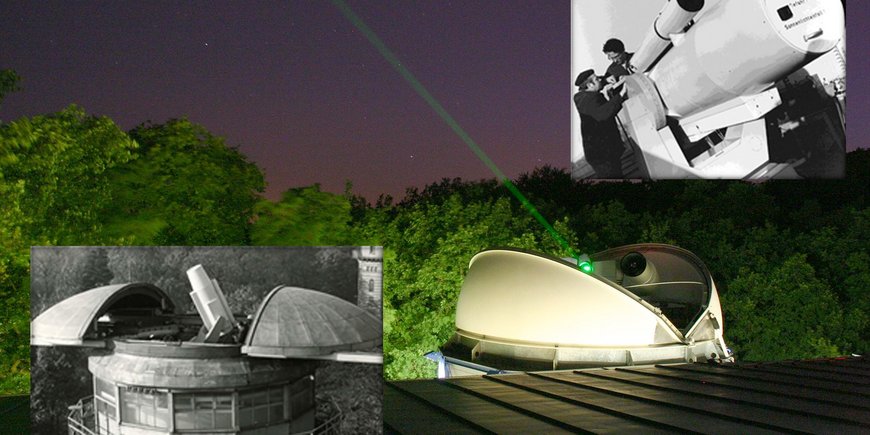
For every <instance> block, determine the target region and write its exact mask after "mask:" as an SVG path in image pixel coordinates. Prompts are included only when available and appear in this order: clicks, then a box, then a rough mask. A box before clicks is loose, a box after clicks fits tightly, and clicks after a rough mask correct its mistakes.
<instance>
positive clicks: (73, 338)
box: [30, 283, 175, 347]
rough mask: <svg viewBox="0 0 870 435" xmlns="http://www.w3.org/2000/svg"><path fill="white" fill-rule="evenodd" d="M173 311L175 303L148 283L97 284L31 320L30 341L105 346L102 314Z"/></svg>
mask: <svg viewBox="0 0 870 435" xmlns="http://www.w3.org/2000/svg"><path fill="white" fill-rule="evenodd" d="M158 311H159V312H163V313H172V312H174V311H175V304H173V303H172V299H171V298H170V297H169V296H168V295H167V294H166V293H165V292H164V291H163V290H161V289H159V288H157V287H155V286H153V285H151V284H147V283H127V284H115V285H107V286H103V287H97V288H94V289H91V290H88V291H84V292H81V293H78V294H75V295H73V296H70V297H68V298H66V299H64V300H63V301H61V302H59V303H57V304H55V305H53V306H51V307H50V308H48V309H47V310H45V311H43V312H42V313H41V314H40V315H39V316H37V317H36V318H35V319H33V322H32V323H31V326H30V342H31V344H32V345H34V346H53V345H63V346H87V347H105V345H106V341H105V339H104V335H103V334H101V332H100V331H98V330H97V329H98V323H97V319H99V318H100V317H101V316H103V315H105V314H112V313H125V312H126V313H130V312H139V313H143V312H147V313H149V314H153V313H155V312H158Z"/></svg>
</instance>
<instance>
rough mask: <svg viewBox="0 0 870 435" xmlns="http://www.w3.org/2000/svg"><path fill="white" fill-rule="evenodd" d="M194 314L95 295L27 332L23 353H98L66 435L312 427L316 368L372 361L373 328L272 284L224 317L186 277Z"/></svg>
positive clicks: (217, 297)
mask: <svg viewBox="0 0 870 435" xmlns="http://www.w3.org/2000/svg"><path fill="white" fill-rule="evenodd" d="M187 275H188V278H189V279H190V281H191V285H192V287H193V291H192V292H191V293H190V295H191V297H192V298H193V301H194V305H195V306H196V308H197V311H198V314H184V313H180V312H179V310H178V309H177V307H176V305H175V303H173V301H172V300H171V298H169V296H168V295H167V294H166V292H164V291H163V290H161V289H160V288H157V287H155V286H154V285H151V284H147V283H128V284H118V285H110V286H104V287H99V288H95V289H92V290H88V291H85V292H82V293H79V294H76V295H74V296H72V297H69V298H67V299H65V300H63V301H61V302H59V303H58V304H56V305H54V306H52V307H50V308H49V309H47V310H45V311H44V312H43V313H41V314H40V315H39V316H38V317H36V318H35V319H34V320H33V322H32V325H31V344H32V345H35V346H78V347H89V348H96V349H105V350H108V351H109V352H103V355H98V356H91V357H89V358H88V369H89V370H90V372H91V373H92V374H93V396H91V397H87V398H84V399H82V400H81V401H80V402H79V403H78V404H77V405H74V406H72V407H71V410H72V412H71V414H70V417H69V419H68V423H69V433H70V434H86V435H91V434H161V433H200V434H202V433H209V434H216V433H240V434H282V435H286V434H288V433H299V432H303V433H305V432H310V431H312V430H313V429H314V428H315V418H314V412H315V403H314V373H315V369H316V367H317V363H316V362H315V361H316V360H336V361H353V362H373V363H380V362H381V361H382V357H381V355H380V353H373V352H376V349H377V347H378V346H380V345H381V321H380V320H379V319H378V318H376V317H375V316H373V315H371V314H369V313H368V312H367V311H366V310H364V309H362V308H360V307H358V306H356V305H354V304H351V303H350V302H347V301H345V300H342V299H340V298H337V297H335V296H331V295H329V294H326V293H322V292H318V291H314V290H308V289H303V288H297V287H287V286H278V287H276V288H274V289H273V290H272V291H271V292H270V293H269V294H268V295H267V296H266V297H265V299H264V300H263V301H262V303H261V304H260V306H259V308H258V309H257V311H256V313H253V314H251V315H234V314H232V311H230V309H229V306H228V305H227V302H226V300H225V299H224V295H223V292H222V291H221V290H220V287H219V285H218V284H217V281H215V280H212V279H210V278H209V277H208V275H207V274H206V273H205V270H204V269H203V268H202V266H200V265H197V266H194V267H193V268H191V269H190V270H188V271H187Z"/></svg>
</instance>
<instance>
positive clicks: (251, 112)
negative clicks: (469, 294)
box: [0, 0, 870, 200]
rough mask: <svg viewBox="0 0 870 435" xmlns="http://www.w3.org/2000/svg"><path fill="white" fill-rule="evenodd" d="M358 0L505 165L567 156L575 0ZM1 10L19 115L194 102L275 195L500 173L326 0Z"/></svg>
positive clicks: (114, 113)
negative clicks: (17, 81) (316, 187)
mask: <svg viewBox="0 0 870 435" xmlns="http://www.w3.org/2000/svg"><path fill="white" fill-rule="evenodd" d="M348 4H349V5H350V7H351V8H352V9H353V10H354V11H355V12H356V13H357V14H358V15H360V16H361V17H362V19H363V20H364V21H365V23H366V24H368V26H369V27H371V28H372V30H374V32H375V33H376V34H377V35H378V36H379V37H380V38H381V39H382V40H383V41H384V43H385V44H386V45H387V47H389V49H390V50H392V51H393V53H395V54H396V56H398V58H399V59H400V60H401V61H402V64H403V66H405V67H406V68H408V70H410V72H411V73H413V74H414V75H415V76H416V77H417V79H418V80H419V81H420V82H421V83H422V84H423V85H424V86H425V87H426V88H427V89H428V91H429V92H430V93H431V94H432V95H433V96H434V97H435V98H436V99H437V100H438V101H439V102H440V103H441V104H442V105H443V106H444V107H445V109H446V110H447V111H448V112H449V113H450V115H452V116H453V118H455V119H456V120H457V121H458V123H459V124H460V125H461V126H462V128H463V129H465V131H466V132H467V133H468V134H469V135H470V136H471V137H472V138H473V139H474V140H475V141H476V142H477V144H478V145H479V146H480V147H481V148H483V149H484V150H485V151H486V153H488V154H489V156H490V157H491V158H492V160H493V161H494V162H495V163H496V164H497V165H498V166H499V167H500V168H501V169H502V170H503V171H504V172H505V173H506V174H507V175H508V176H510V177H515V176H517V175H519V174H520V173H523V172H529V171H531V170H533V169H534V168H535V167H539V166H543V165H545V164H549V165H551V166H555V167H560V168H566V167H567V166H568V163H569V155H570V141H569V134H570V119H571V118H570V117H571V116H576V115H575V114H574V113H573V112H572V111H571V107H572V106H571V103H570V101H571V100H570V98H571V95H570V93H569V91H570V89H571V88H570V85H571V83H572V82H573V78H572V77H571V76H570V44H571V41H570V15H569V11H570V3H569V1H567V0H563V1H540V0H536V1H517V0H511V1H510V2H503V3H502V2H492V1H444V0H439V1H419V2H411V1H391V2H385V1H383V0H372V1H348ZM860 4H861V5H862V6H864V4H863V3H860ZM868 19H870V8H867V7H861V8H859V7H855V6H852V7H851V8H850V9H849V11H848V16H847V23H848V29H847V32H848V38H849V40H848V41H849V47H850V49H849V52H850V53H853V54H855V53H858V54H862V53H864V52H865V50H866V48H865V47H866V46H867V44H868V41H867V38H868V36H867V35H866V32H863V27H864V26H865V25H866V23H868ZM650 20H652V17H650ZM0 24H2V27H0V28H2V29H3V30H2V37H0V69H3V68H12V69H14V70H16V72H18V74H19V75H20V76H22V78H23V81H22V83H21V85H22V88H23V89H22V91H19V92H15V93H13V94H10V95H9V96H7V97H6V99H5V100H4V102H3V104H2V107H0V120H3V121H6V122H8V121H12V120H15V119H17V118H19V117H21V116H33V115H36V114H45V113H52V112H57V111H59V110H62V109H63V108H64V107H66V106H68V105H69V104H71V103H75V104H77V105H79V106H81V107H83V108H84V109H85V110H86V111H87V112H88V113H91V114H95V115H105V116H108V117H110V118H112V119H113V120H114V121H115V122H116V123H118V124H119V125H120V126H121V128H123V129H125V130H128V129H130V128H132V127H134V126H136V125H138V124H140V123H143V122H146V121H149V120H150V121H152V122H154V123H163V122H165V121H167V120H169V119H172V118H180V117H187V118H188V119H190V120H191V121H193V122H195V123H198V124H201V125H203V126H205V127H206V128H207V129H208V130H209V131H211V132H212V133H214V134H217V135H219V136H222V137H224V138H226V140H227V142H228V143H229V144H231V145H238V146H240V149H241V151H242V152H243V153H245V154H246V155H247V156H248V157H249V158H250V159H251V160H252V161H254V162H256V163H257V164H258V165H259V166H260V167H261V168H262V169H263V170H264V171H265V173H266V179H267V181H268V183H269V187H268V189H267V196H268V197H270V198H273V199H274V198H277V196H278V195H279V194H280V192H282V191H284V190H286V189H288V188H290V187H299V186H304V185H310V184H313V183H315V182H319V183H321V185H322V186H323V189H324V190H328V191H332V192H336V193H340V192H341V191H342V190H343V188H344V183H345V180H351V181H352V182H353V183H354V192H356V193H360V194H362V195H364V196H365V197H366V198H368V199H369V200H374V199H376V198H377V196H378V194H380V193H387V194H392V195H393V196H396V197H401V196H402V195H403V193H404V191H405V188H407V187H410V186H416V187H423V186H425V185H426V184H428V183H431V182H435V181H438V180H440V179H441V178H445V177H447V178H453V177H461V178H463V179H467V180H477V179H480V178H491V177H492V173H491V172H490V171H489V169H487V167H486V166H485V165H484V164H482V163H481V162H480V161H479V160H478V159H477V158H476V157H475V156H474V154H473V153H472V152H471V151H470V150H469V149H468V147H467V146H466V145H465V144H464V143H463V142H462V141H461V140H460V139H459V138H458V137H457V136H456V134H455V133H453V131H452V130H451V129H450V128H449V127H448V126H447V125H446V124H445V123H444V121H442V120H441V119H440V118H439V117H438V116H437V115H436V113H435V112H434V111H433V110H432V109H431V108H430V107H429V106H428V105H427V104H426V102H425V101H424V100H423V99H422V98H421V97H420V96H419V95H417V93H416V92H415V91H414V89H413V88H412V87H411V86H410V85H409V84H408V83H407V82H406V81H405V80H404V79H402V77H401V76H400V75H399V73H397V72H396V70H395V69H393V67H392V66H390V65H389V64H388V63H387V62H386V61H385V60H384V58H383V57H382V56H381V55H380V54H379V53H378V52H377V50H376V49H375V48H374V47H373V46H372V45H371V44H370V43H369V42H368V41H367V40H366V39H365V38H364V37H363V35H362V34H361V33H360V32H359V31H358V30H357V29H356V28H355V27H354V26H353V24H352V23H351V22H350V21H348V20H347V19H346V18H345V17H344V16H343V15H342V14H341V13H340V11H339V10H338V9H337V8H336V7H335V6H333V5H332V3H331V2H329V1H319V0H317V1H315V0H311V1H287V0H284V1H257V2H229V1H219V2H176V1H172V2H167V1H148V2H132V1H112V2H109V1H100V2H95V1H86V2H85V1H82V2H70V1H38V2H37V1H28V2H20V1H14V0H4V1H3V2H0ZM847 58H848V56H847ZM848 62H849V63H848V75H849V77H850V78H858V79H860V80H858V79H852V80H851V81H850V82H849V88H848V92H849V98H850V103H851V104H849V106H848V122H849V125H850V128H848V129H847V137H848V139H847V140H848V148H849V149H850V150H851V149H855V148H857V147H858V146H860V147H866V146H867V145H866V143H865V142H866V141H865V140H864V139H863V138H862V137H861V135H860V133H861V131H860V130H859V129H858V126H861V125H868V124H870V110H868V109H867V105H866V103H865V102H866V101H868V99H870V85H868V83H867V82H868V81H867V80H865V78H866V77H867V75H868V74H870V59H868V58H867V56H863V55H860V56H852V57H851V58H848Z"/></svg>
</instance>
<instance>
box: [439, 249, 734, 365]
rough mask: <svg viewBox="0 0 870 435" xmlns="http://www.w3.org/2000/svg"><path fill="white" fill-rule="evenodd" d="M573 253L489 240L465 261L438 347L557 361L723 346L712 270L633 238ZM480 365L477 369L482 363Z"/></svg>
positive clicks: (505, 358)
mask: <svg viewBox="0 0 870 435" xmlns="http://www.w3.org/2000/svg"><path fill="white" fill-rule="evenodd" d="M591 259H592V264H593V265H594V271H593V272H591V273H586V272H583V271H581V270H580V269H579V268H578V266H577V262H576V260H575V261H574V262H573V263H572V262H571V261H568V260H565V259H559V258H555V257H550V256H547V255H543V254H538V253H533V252H526V251H522V250H517V249H491V250H487V251H483V252H480V253H478V254H477V255H475V256H474V257H473V258H472V259H471V262H470V264H469V269H468V273H467V275H466V277H465V281H464V282H463V284H462V289H461V291H460V294H459V299H458V301H457V306H456V334H455V335H454V336H453V338H452V339H451V341H450V342H449V343H448V344H447V345H446V346H445V348H444V355H446V356H448V357H450V358H452V360H451V361H456V360H462V361H469V360H470V362H471V363H472V364H471V365H467V366H466V367H471V366H474V365H477V366H476V368H474V370H483V369H480V367H482V366H481V365H483V366H490V367H492V368H496V369H507V370H535V369H556V368H569V367H572V368H573V367H588V366H599V367H600V366H606V365H632V364H642V363H647V364H649V363H660V362H668V361H687V360H692V361H694V360H695V359H696V358H709V357H710V356H711V355H717V356H718V355H723V356H727V355H728V351H727V349H726V348H725V345H724V342H722V323H721V318H722V310H721V306H720V304H719V297H718V294H717V293H716V288H715V286H714V285H713V281H712V279H711V278H710V274H709V272H708V271H707V269H706V267H705V266H704V265H703V263H701V261H700V260H699V259H698V258H697V257H696V256H695V255H694V254H692V253H690V252H689V251H686V250H684V249H681V248H677V247H674V246H669V245H662V244H640V245H629V246H624V247H620V248H615V249H611V250H607V251H604V252H600V253H597V254H594V255H592V258H591ZM484 371H485V370H484Z"/></svg>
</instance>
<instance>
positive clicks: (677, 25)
mask: <svg viewBox="0 0 870 435" xmlns="http://www.w3.org/2000/svg"><path fill="white" fill-rule="evenodd" d="M703 7H704V0H668V3H667V4H665V7H663V8H662V10H661V11H660V12H659V15H658V16H657V17H656V19H655V21H654V22H653V25H652V29H650V31H649V32H648V33H647V35H646V38H644V40H643V42H642V43H641V44H640V48H638V50H637V51H636V52H635V53H634V56H632V58H631V64H632V65H634V67H635V68H636V69H637V71H638V72H644V71H646V70H647V69H649V67H650V66H652V64H653V63H654V62H655V60H656V59H658V57H659V56H661V54H662V52H663V51H665V49H666V48H668V45H670V44H671V38H670V36H669V35H671V34H673V33H680V32H682V31H683V29H684V28H685V27H686V26H687V25H688V24H689V21H691V20H692V18H694V17H695V15H697V14H698V11H700V10H701V8H703Z"/></svg>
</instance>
